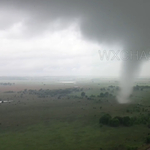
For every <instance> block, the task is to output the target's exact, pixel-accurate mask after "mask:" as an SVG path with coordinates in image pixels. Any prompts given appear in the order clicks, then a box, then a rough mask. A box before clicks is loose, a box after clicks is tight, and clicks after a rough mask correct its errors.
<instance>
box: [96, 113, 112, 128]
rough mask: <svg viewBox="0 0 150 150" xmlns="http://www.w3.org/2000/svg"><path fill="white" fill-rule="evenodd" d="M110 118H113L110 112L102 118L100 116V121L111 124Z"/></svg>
mask: <svg viewBox="0 0 150 150" xmlns="http://www.w3.org/2000/svg"><path fill="white" fill-rule="evenodd" d="M110 120H111V116H110V115H109V114H104V115H103V116H102V117H101V118H100V120H99V123H102V124H107V125H108V124H109V122H110Z"/></svg>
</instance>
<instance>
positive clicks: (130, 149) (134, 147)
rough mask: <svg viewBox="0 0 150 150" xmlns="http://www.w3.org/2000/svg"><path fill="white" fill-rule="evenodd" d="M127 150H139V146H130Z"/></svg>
mask: <svg viewBox="0 0 150 150" xmlns="http://www.w3.org/2000/svg"><path fill="white" fill-rule="evenodd" d="M127 150H138V147H137V146H131V147H128V148H127Z"/></svg>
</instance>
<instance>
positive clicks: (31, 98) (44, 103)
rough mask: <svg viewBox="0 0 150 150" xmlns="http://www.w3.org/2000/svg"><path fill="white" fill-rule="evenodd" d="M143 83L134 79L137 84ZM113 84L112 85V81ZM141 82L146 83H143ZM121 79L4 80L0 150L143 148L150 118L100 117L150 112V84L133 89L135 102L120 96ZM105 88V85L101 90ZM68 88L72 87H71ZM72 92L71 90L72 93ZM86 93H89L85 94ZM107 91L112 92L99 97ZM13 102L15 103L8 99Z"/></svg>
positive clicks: (112, 149)
mask: <svg viewBox="0 0 150 150" xmlns="http://www.w3.org/2000/svg"><path fill="white" fill-rule="evenodd" d="M136 84H138V83H135V85H136ZM111 85H113V86H114V88H113V89H111V88H110V87H109V86H111ZM138 85H139V86H142V85H144V86H145V85H146V83H145V82H140V83H139V84H138ZM116 86H118V82H115V81H99V82H90V81H86V82H81V81H80V82H78V83H77V84H76V85H74V84H65V83H56V84H55V83H48V82H46V81H45V82H44V83H40V82H39V83H36V82H35V83H32V84H31V82H25V83H24V82H23V83H16V84H15V85H11V86H4V85H0V98H1V100H2V101H6V100H7V101H8V102H7V103H5V102H4V103H1V104H0V149H1V150H27V149H28V150H34V149H36V150H60V149H61V150H134V148H136V147H138V149H139V150H144V149H146V148H148V147H149V145H148V144H147V143H146V142H145V141H146V138H147V137H148V135H149V134H150V129H149V128H148V124H149V123H150V122H148V121H147V122H145V123H139V124H134V125H132V126H128V127H126V126H118V127H111V126H108V125H100V124H99V119H100V117H101V116H102V115H103V114H105V113H108V114H110V115H111V116H112V117H115V116H121V117H123V116H129V117H134V116H137V117H139V116H141V115H148V114H149V113H150V101H149V99H150V89H149V88H145V89H143V90H135V91H133V94H132V97H131V103H129V104H119V103H118V102H117V101H116V94H117V93H118V91H117V90H116ZM102 88H105V90H104V91H102ZM65 89H69V92H68V91H66V90H65ZM67 92H68V93H67ZM81 92H85V96H83V97H82V96H81ZM105 92H108V93H109V94H111V96H107V97H100V96H99V95H100V93H105ZM9 101H10V102H9Z"/></svg>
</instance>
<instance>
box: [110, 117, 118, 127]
mask: <svg viewBox="0 0 150 150" xmlns="http://www.w3.org/2000/svg"><path fill="white" fill-rule="evenodd" d="M109 124H110V126H112V127H118V126H119V125H120V122H119V120H118V119H117V118H113V119H111V120H110V123H109Z"/></svg>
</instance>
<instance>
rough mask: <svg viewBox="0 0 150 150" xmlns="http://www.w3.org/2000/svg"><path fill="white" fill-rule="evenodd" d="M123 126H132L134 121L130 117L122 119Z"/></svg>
mask: <svg viewBox="0 0 150 150" xmlns="http://www.w3.org/2000/svg"><path fill="white" fill-rule="evenodd" d="M122 124H123V125H124V126H131V125H132V120H131V118H130V117H129V116H125V117H123V118H122Z"/></svg>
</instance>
